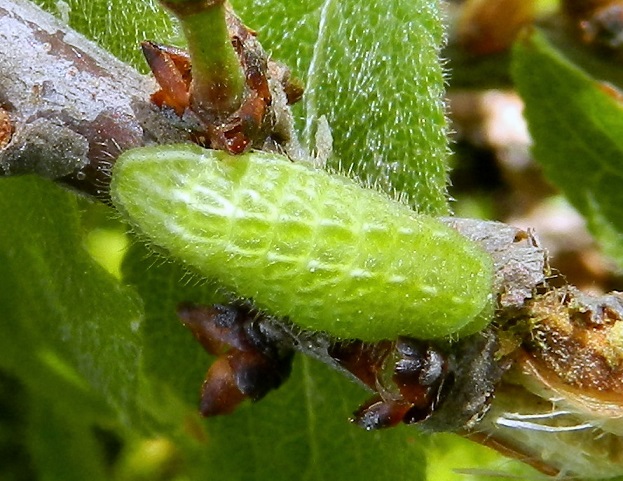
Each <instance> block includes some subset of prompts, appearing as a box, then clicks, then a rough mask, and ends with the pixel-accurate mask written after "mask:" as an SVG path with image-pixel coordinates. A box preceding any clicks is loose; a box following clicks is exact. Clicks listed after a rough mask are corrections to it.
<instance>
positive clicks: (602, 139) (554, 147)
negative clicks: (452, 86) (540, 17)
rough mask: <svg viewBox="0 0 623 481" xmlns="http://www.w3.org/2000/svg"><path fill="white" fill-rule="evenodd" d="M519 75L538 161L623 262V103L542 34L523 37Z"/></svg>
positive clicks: (517, 54) (517, 79) (518, 50)
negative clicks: (561, 52) (570, 60)
mask: <svg viewBox="0 0 623 481" xmlns="http://www.w3.org/2000/svg"><path fill="white" fill-rule="evenodd" d="M513 76H514V78H515V82H516V84H517V88H518V90H519V93H520V94H521V96H522V98H523V100H524V102H525V105H526V107H525V115H526V118H527V119H528V125H529V127H530V133H531V135H532V138H533V141H534V147H533V152H534V155H535V157H536V159H537V160H538V161H539V163H540V164H541V165H542V166H543V169H544V171H545V174H546V175H547V177H548V178H549V179H550V180H551V181H552V182H554V183H555V184H556V185H557V186H558V187H559V188H560V189H562V191H563V192H564V193H565V195H566V196H567V197H568V199H569V200H570V201H571V203H572V204H573V205H574V206H575V207H576V208H577V209H578V210H579V211H580V212H581V213H582V214H583V215H584V216H585V217H586V219H587V222H588V225H589V227H590V229H591V230H592V232H593V233H594V234H595V235H596V237H597V238H598V239H599V240H600V241H601V242H602V244H603V246H604V248H605V250H606V251H607V252H608V254H609V255H611V256H612V257H613V258H614V259H615V260H616V261H617V262H618V264H619V266H622V267H623V215H621V214H622V212H623V209H622V208H621V206H622V205H623V189H621V185H622V184H623V137H622V136H621V132H623V104H621V102H620V101H619V100H618V99H616V98H614V97H613V96H611V95H609V94H608V93H607V92H606V90H604V88H603V86H602V85H601V84H600V83H599V82H598V81H597V80H595V79H593V78H591V77H590V76H589V75H588V74H587V73H586V72H583V71H581V70H579V69H578V68H577V67H576V66H574V65H573V64H571V63H570V62H569V61H568V60H566V59H565V58H564V57H562V56H561V55H560V54H559V53H558V51H557V50H555V49H554V48H553V47H552V46H551V45H550V44H549V43H548V41H547V40H546V38H545V37H544V36H543V35H541V34H539V33H538V31H534V30H533V31H530V32H528V33H527V34H526V35H524V36H523V37H522V38H521V39H520V40H519V41H518V42H517V45H516V47H515V51H514V65H513Z"/></svg>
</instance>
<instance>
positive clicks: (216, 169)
mask: <svg viewBox="0 0 623 481" xmlns="http://www.w3.org/2000/svg"><path fill="white" fill-rule="evenodd" d="M111 194H112V198H113V202H114V203H115V205H116V206H117V207H118V209H119V210H120V211H121V212H122V213H123V214H125V216H126V217H127V218H128V219H129V221H130V222H131V224H133V225H134V226H135V227H136V228H137V229H138V230H139V231H140V232H142V233H143V234H145V235H147V236H148V237H149V238H150V239H151V241H152V242H153V243H154V244H156V245H158V246H160V247H163V248H165V249H167V250H168V251H169V252H170V253H171V254H172V255H173V256H174V257H177V258H178V259H180V260H182V261H183V262H185V263H186V264H188V265H189V266H192V267H193V268H194V269H195V270H196V271H198V272H199V273H200V274H202V275H203V276H205V277H209V278H214V279H216V280H218V281H219V282H220V283H222V284H223V285H224V286H225V287H226V288H228V289H229V290H231V291H232V292H233V293H234V294H235V295H237V296H240V297H243V298H248V299H251V300H252V301H253V302H254V303H255V305H256V306H257V307H259V308H260V309H262V310H264V311H266V312H267V313H269V314H272V315H275V316H282V317H287V318H289V319H290V321H292V322H294V323H296V324H298V325H299V326H301V327H303V328H306V329H312V330H318V331H325V332H328V333H329V334H331V335H333V336H336V337H339V338H357V339H361V340H364V341H376V340H380V339H388V338H395V337H397V336H399V335H407V336H411V337H416V338H421V339H429V338H440V337H445V336H449V335H453V334H455V333H457V332H459V331H464V330H466V329H469V325H470V324H476V323H477V322H482V316H483V315H484V314H483V313H485V312H490V311H489V309H490V307H491V305H492V292H493V288H492V284H493V276H494V272H493V263H492V260H491V258H490V256H489V255H488V254H487V253H485V252H484V251H483V250H482V249H481V248H480V247H479V246H478V245H476V244H475V243H473V242H472V241H470V240H468V239H466V238H464V237H463V236H461V235H460V234H459V233H458V232H456V231H455V230H453V229H452V228H450V227H448V226H446V225H444V224H442V223H441V222H440V221H438V220H437V219H435V218H432V217H429V216H424V215H419V214H417V213H415V212H413V211H412V210H411V209H410V208H409V207H408V206H406V205H404V204H402V203H400V202H397V201H394V200H392V199H390V198H389V197H387V196H386V195H384V194H382V193H380V192H377V191H375V190H373V189H366V188H363V187H362V186H361V185H359V184H358V183H357V182H355V181H353V180H352V179H349V178H347V177H344V176H341V175H335V174H331V173H328V172H326V171H323V170H321V169H316V168H312V167H310V166H307V165H305V164H303V163H293V162H291V161H289V160H288V159H287V158H285V157H283V156H280V155H277V154H271V153H260V152H254V153H248V154H245V155H240V156H235V157H234V156H231V155H229V154H226V153H224V152H221V151H214V150H206V149H202V148H200V147H198V146H195V145H190V144H188V145H187V144H184V145H171V146H158V147H145V148H140V149H135V150H131V151H128V152H125V153H124V154H122V155H121V156H120V158H119V159H118V161H117V163H116V165H115V167H114V171H113V178H112V184H111Z"/></svg>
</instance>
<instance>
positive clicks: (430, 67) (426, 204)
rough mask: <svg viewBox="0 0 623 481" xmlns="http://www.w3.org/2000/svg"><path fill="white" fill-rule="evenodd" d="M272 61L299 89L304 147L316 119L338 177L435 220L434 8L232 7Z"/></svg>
mask: <svg viewBox="0 0 623 481" xmlns="http://www.w3.org/2000/svg"><path fill="white" fill-rule="evenodd" d="M232 3H233V6H234V8H235V9H236V10H237V12H238V13H239V14H240V16H241V18H242V19H243V21H244V22H245V23H247V24H249V25H250V26H251V27H253V28H255V29H257V30H258V32H259V39H260V41H261V42H263V43H264V46H265V47H266V48H267V50H269V51H271V52H272V53H273V57H274V58H275V59H277V60H281V61H283V62H284V63H286V64H287V65H288V66H289V67H290V68H291V69H292V70H293V74H294V75H295V76H298V77H301V78H303V79H304V81H305V84H306V92H305V96H304V97H303V100H302V101H301V103H302V106H303V110H304V112H303V114H302V115H303V117H304V122H303V123H302V127H303V128H304V137H305V139H304V140H305V141H306V142H307V144H308V145H310V146H311V147H313V145H314V139H313V136H314V134H315V131H316V122H318V119H319V117H320V116H322V115H325V116H326V118H327V119H328V121H329V125H330V127H331V129H332V134H333V140H334V148H335V154H336V155H335V159H334V163H333V165H334V166H337V165H338V162H339V163H341V167H342V168H343V169H345V170H350V169H353V171H354V172H355V173H356V174H357V175H359V176H360V177H362V178H363V179H365V180H366V181H369V182H372V183H375V184H378V185H379V186H380V187H381V188H382V189H384V190H385V191H386V192H388V193H390V194H392V195H393V194H395V192H398V193H404V194H406V195H407V196H408V197H409V199H410V201H411V203H412V204H413V205H414V206H415V207H416V208H417V209H418V210H419V211H421V212H424V213H429V214H444V213H447V211H448V206H447V203H446V181H447V178H446V171H447V164H446V160H447V159H446V156H447V149H448V147H447V138H446V120H445V118H444V103H443V95H444V79H443V70H442V68H441V64H440V62H439V58H438V54H439V49H440V48H441V45H442V43H443V35H444V34H443V27H442V22H441V13H440V10H439V8H440V6H439V3H440V2H438V1H437V0H391V1H387V0H384V1H383V0H375V1H365V2H362V1H361V0H309V1H304V2H283V1H282V0H235V1H233V2H232Z"/></svg>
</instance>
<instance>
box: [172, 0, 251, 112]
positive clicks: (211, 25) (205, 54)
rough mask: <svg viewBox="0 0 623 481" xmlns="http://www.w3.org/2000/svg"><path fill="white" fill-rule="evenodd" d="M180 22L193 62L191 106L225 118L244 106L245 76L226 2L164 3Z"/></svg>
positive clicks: (180, 0) (175, 0)
mask: <svg viewBox="0 0 623 481" xmlns="http://www.w3.org/2000/svg"><path fill="white" fill-rule="evenodd" d="M162 4H163V5H164V6H165V7H167V8H168V9H169V10H170V11H171V12H172V13H173V14H174V15H175V16H176V17H177V18H178V19H179V21H180V23H181V25H182V29H183V31H184V35H185V37H186V39H187V41H188V49H189V53H190V58H191V62H192V78H193V80H192V85H191V92H190V94H191V104H192V106H193V107H194V109H195V110H196V111H200V112H205V113H207V114H208V115H214V116H216V117H225V116H227V115H228V114H231V113H232V112H234V111H235V110H237V109H238V108H239V107H240V104H241V102H242V99H243V94H244V89H245V77H244V72H243V70H242V67H241V65H240V60H239V59H238V55H237V54H236V51H235V50H234V47H233V45H232V43H231V40H230V36H229V32H228V30H227V23H226V7H225V2H224V0H163V1H162Z"/></svg>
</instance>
